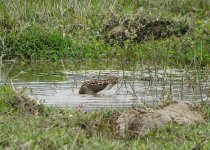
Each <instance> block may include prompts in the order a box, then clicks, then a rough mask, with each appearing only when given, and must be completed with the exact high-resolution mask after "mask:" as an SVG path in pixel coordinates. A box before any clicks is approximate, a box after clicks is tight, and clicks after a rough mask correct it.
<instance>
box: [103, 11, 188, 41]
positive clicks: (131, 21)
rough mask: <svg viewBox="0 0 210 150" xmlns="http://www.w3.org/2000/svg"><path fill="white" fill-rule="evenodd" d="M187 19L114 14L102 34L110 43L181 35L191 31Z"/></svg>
mask: <svg viewBox="0 0 210 150" xmlns="http://www.w3.org/2000/svg"><path fill="white" fill-rule="evenodd" d="M189 29H190V27H189V25H188V23H187V22H186V20H181V19H180V20H167V19H165V18H156V19H148V18H142V17H140V16H139V15H135V16H130V17H128V16H125V17H122V16H115V15H113V14H112V16H111V17H110V20H108V21H107V22H106V23H104V25H103V26H102V28H101V34H102V35H103V36H104V37H105V41H106V42H108V43H113V42H119V41H120V42H122V41H124V40H127V39H129V40H131V41H135V42H142V41H148V40H156V39H159V38H165V37H170V36H172V35H175V36H181V35H183V34H185V33H187V32H188V31H189Z"/></svg>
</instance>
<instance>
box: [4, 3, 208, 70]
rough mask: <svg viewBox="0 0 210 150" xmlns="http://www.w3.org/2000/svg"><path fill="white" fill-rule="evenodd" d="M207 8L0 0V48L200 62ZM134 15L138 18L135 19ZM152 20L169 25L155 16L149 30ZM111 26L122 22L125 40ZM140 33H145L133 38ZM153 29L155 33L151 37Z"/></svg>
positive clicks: (204, 53)
mask: <svg viewBox="0 0 210 150" xmlns="http://www.w3.org/2000/svg"><path fill="white" fill-rule="evenodd" d="M209 8H210V3H209V1H208V0H200V1H196V0H183V1H179V2H177V1H174V0H170V1H164V0H161V1H155V0H152V1H145V0H140V1H138V2H136V1H132V0H127V1H120V0H116V1H106V2H104V1H72V2H71V1H67V0H63V1H56V0H51V1H39V0H37V1H32V0H30V1H27V2H25V1H23V0H17V1H15V0H11V1H9V2H8V1H5V0H3V1H1V9H0V18H1V20H0V35H1V39H0V50H1V51H2V52H3V53H4V54H6V56H4V59H21V58H22V59H28V60H43V59H48V60H59V59H84V60H87V59H94V60H95V59H99V60H100V59H102V58H108V59H110V58H116V59H119V60H120V61H122V62H124V61H125V60H128V61H130V62H132V61H142V62H150V63H155V64H160V63H162V64H165V65H176V66H179V65H182V64H188V65H192V64H196V65H197V66H204V65H208V64H209V63H210V53H209V43H210V38H209V36H208V35H209V33H210V24H209V18H208V16H209ZM137 18H140V20H138V22H135V21H134V20H136V19H137ZM154 20H155V21H156V22H158V21H157V20H164V22H163V23H162V24H169V25H167V26H161V25H162V24H161V22H160V21H159V23H160V24H158V25H160V28H158V29H156V31H150V30H151V29H153V28H151V27H150V26H149V25H151V22H154ZM136 23H137V24H136ZM134 24H135V25H134ZM158 25H156V26H158ZM116 26H123V27H126V28H127V29H128V30H129V33H130V36H129V39H127V40H123V41H122V40H121V39H118V38H117V39H114V40H113V39H112V36H113V35H112V31H113V30H114V27H116ZM131 26H132V27H131ZM133 26H135V27H133ZM144 26H146V27H147V26H149V27H148V28H144ZM110 27H111V28H110ZM169 27H170V28H169ZM134 28H135V29H136V30H137V28H140V31H139V32H140V33H139V32H136V33H137V35H136V33H133V32H132V30H134ZM168 28H169V29H168ZM105 29H107V30H108V29H109V30H108V31H107V30H105ZM112 29H113V30H112ZM141 29H142V30H141ZM157 30H158V31H157ZM162 30H168V31H162ZM142 32H147V33H144V35H143V36H144V40H142V39H141V42H139V38H140V37H139V36H142V34H143V33H142ZM156 32H158V34H160V35H159V37H158V38H155V37H152V35H153V34H155V33H156ZM165 33H166V35H167V36H164V34H165ZM182 33H184V34H182ZM145 34H146V35H145ZM114 36H115V35H114ZM135 36H137V37H135ZM148 37H149V38H148ZM114 38H116V37H114ZM145 38H146V40H145ZM135 39H138V40H137V41H136V40H135ZM110 40H111V41H112V42H111V43H110V42H107V41H110ZM120 43H121V44H120ZM163 60H164V61H163Z"/></svg>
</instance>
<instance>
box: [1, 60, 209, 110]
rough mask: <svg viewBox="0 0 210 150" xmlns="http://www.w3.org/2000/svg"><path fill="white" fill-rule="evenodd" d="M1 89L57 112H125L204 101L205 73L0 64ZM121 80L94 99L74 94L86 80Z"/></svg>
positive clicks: (72, 64)
mask: <svg viewBox="0 0 210 150" xmlns="http://www.w3.org/2000/svg"><path fill="white" fill-rule="evenodd" d="M0 73H1V76H0V79H1V83H5V82H9V83H10V82H11V81H12V83H13V84H14V86H16V87H17V88H20V89H21V88H26V89H27V90H28V93H30V94H31V95H32V96H33V97H35V98H38V99H41V100H44V102H45V103H46V104H47V105H56V106H61V107H63V106H64V107H65V106H68V107H75V108H76V107H83V108H84V109H97V108H101V107H130V106H132V105H138V104H142V103H148V104H154V103H157V102H159V101H162V100H165V99H167V98H169V97H172V98H173V99H174V100H184V101H195V102H200V101H201V100H209V96H210V89H209V87H210V81H209V79H210V70H209V69H208V68H204V69H188V68H185V69H174V68H173V69H171V68H161V67H152V66H148V65H142V64H135V65H130V64H129V65H128V64H127V65H125V64H118V62H115V61H106V62H103V63H102V62H100V63H98V62H81V61H74V62H73V61H68V62H61V61H60V62H57V63H52V62H34V63H30V64H21V63H14V62H4V65H3V67H2V69H1V72H0ZM109 75H115V76H123V77H124V81H122V82H121V83H119V84H118V85H116V86H114V87H113V88H112V89H110V90H107V91H103V92H101V93H99V94H97V95H95V96H93V95H80V94H78V92H79V88H80V86H81V84H82V83H83V82H84V81H86V80H90V79H106V78H107V76H109Z"/></svg>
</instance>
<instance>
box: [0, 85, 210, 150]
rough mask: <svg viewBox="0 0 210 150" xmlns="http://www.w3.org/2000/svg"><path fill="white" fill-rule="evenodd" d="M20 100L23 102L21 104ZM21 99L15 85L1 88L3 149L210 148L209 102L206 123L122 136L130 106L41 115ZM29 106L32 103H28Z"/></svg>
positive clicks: (0, 138)
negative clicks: (120, 119)
mask: <svg viewBox="0 0 210 150" xmlns="http://www.w3.org/2000/svg"><path fill="white" fill-rule="evenodd" d="M18 102H19V103H18ZM20 103H21V101H20V100H19V101H18V100H17V96H16V94H15V93H14V91H12V89H11V87H8V86H2V87H0V130H1V133H0V147H1V149H5V148H11V149H19V148H22V149H58V148H62V149H65V148H67V149H70V148H71V149H192V148H195V149H196V148H198V149H199V148H201V149H208V148H209V147H210V145H209V144H210V143H209V142H208V141H209V138H210V137H209V135H210V126H209V116H210V111H209V110H210V108H209V105H207V106H205V107H202V109H200V111H201V112H202V114H203V116H204V118H205V119H206V123H205V124H196V125H191V126H189V127H187V128H186V127H184V126H181V125H177V124H168V125H166V126H165V127H164V128H163V129H157V130H154V131H150V132H149V133H148V134H147V135H146V136H144V137H139V138H138V137H136V138H129V137H125V138H120V137H118V136H117V135H116V134H115V130H114V127H115V120H116V117H117V116H118V115H119V114H120V113H122V112H125V111H128V110H126V109H124V110H119V109H114V110H113V109H112V110H110V109H103V110H98V111H93V112H84V111H81V110H72V109H68V108H66V109H61V108H49V107H46V106H41V107H43V108H44V111H43V113H40V114H37V113H34V112H33V111H31V110H30V111H29V109H23V108H27V107H19V105H21V106H22V105H23V103H21V104H20ZM24 106H28V105H24ZM31 108H33V107H31Z"/></svg>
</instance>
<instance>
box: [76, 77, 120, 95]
mask: <svg viewBox="0 0 210 150" xmlns="http://www.w3.org/2000/svg"><path fill="white" fill-rule="evenodd" d="M120 80H121V78H120V77H110V78H109V79H107V80H90V81H85V82H84V83H83V84H82V86H81V87H80V90H79V94H96V93H98V92H100V91H102V90H105V89H107V90H108V89H111V88H112V87H113V86H114V85H115V84H117V83H119V82H120Z"/></svg>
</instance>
